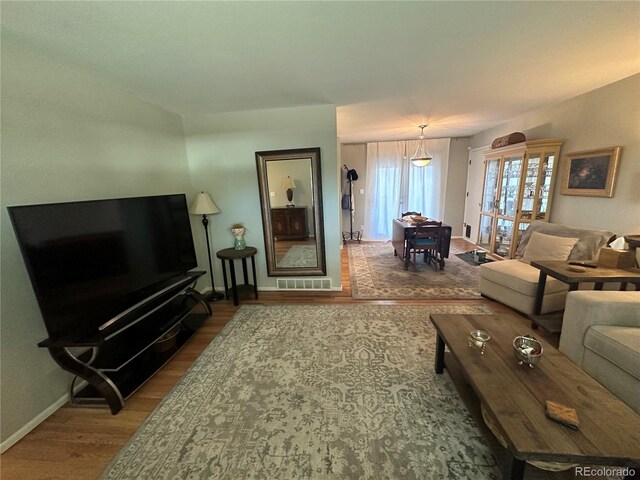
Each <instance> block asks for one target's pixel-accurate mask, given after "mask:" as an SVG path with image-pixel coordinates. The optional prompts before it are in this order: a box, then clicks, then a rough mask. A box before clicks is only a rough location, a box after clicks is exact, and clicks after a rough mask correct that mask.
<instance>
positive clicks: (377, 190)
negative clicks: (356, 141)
mask: <svg viewBox="0 0 640 480" xmlns="http://www.w3.org/2000/svg"><path fill="white" fill-rule="evenodd" d="M404 155H405V145H404V142H374V143H367V190H366V192H367V196H366V199H365V206H364V208H365V212H364V232H363V236H364V238H366V239H367V240H384V239H388V238H391V220H389V219H390V218H394V217H397V216H398V199H399V198H400V187H401V185H402V173H403V172H402V170H403V168H402V164H403V161H404V160H403V157H404Z"/></svg>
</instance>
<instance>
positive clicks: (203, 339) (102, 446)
mask: <svg viewBox="0 0 640 480" xmlns="http://www.w3.org/2000/svg"><path fill="white" fill-rule="evenodd" d="M453 243H454V244H456V245H457V246H459V247H461V248H463V249H471V248H473V244H471V243H468V242H466V241H464V240H461V239H454V240H453ZM341 265H342V286H343V291H342V292H312V293H309V292H260V299H259V300H251V301H249V300H243V301H242V304H247V303H252V304H283V303H303V304H313V303H336V302H338V303H347V304H348V303H369V304H437V303H448V304H451V303H458V304H460V303H465V304H485V305H487V304H489V305H491V307H492V308H493V309H494V310H495V311H496V312H509V311H511V310H510V309H508V308H507V307H505V306H503V305H500V304H498V303H495V302H492V301H489V300H486V299H480V300H459V301H456V302H453V301H451V300H423V301H416V300H354V299H352V298H351V288H350V283H349V263H348V257H347V249H346V248H345V249H343V250H342V256H341ZM238 308H239V307H234V306H233V305H232V304H231V303H230V302H227V301H222V302H218V303H215V304H213V309H214V314H213V316H212V317H211V318H209V319H208V320H207V321H206V323H205V324H204V325H203V326H202V327H201V328H200V330H198V332H197V333H196V334H195V335H194V336H193V337H192V339H191V341H190V342H189V343H187V345H186V346H185V347H184V348H183V349H182V350H181V351H180V352H179V353H178V354H177V355H176V356H175V357H174V358H173V359H172V360H171V361H170V362H169V363H168V364H167V365H166V366H165V367H164V368H163V369H162V370H161V371H160V372H158V373H157V374H156V375H155V376H154V377H153V378H152V379H151V380H149V381H148V382H147V383H146V384H145V385H144V386H143V387H142V388H141V389H140V390H138V392H136V394H135V395H134V396H133V397H132V398H130V399H129V400H128V401H127V403H126V406H125V408H124V409H123V410H122V411H121V412H120V413H118V414H117V415H111V413H110V412H109V410H108V409H102V408H78V407H72V406H69V405H66V406H64V407H62V408H60V409H59V410H58V411H57V412H55V413H54V414H53V415H51V416H50V417H49V418H48V419H47V420H45V421H44V422H43V423H42V424H40V425H39V426H38V427H36V428H35V429H34V430H33V431H32V432H30V433H29V434H28V435H26V436H25V437H24V438H23V439H22V440H21V441H20V442H18V443H17V444H16V445H14V446H13V447H11V448H10V449H9V450H8V451H7V452H5V453H4V454H3V455H2V456H1V458H0V462H1V463H0V477H1V478H2V479H4V480H13V479H20V480H22V479H29V480H35V479H60V480H62V479H64V480H72V479H83V480H85V479H92V478H97V477H98V476H99V475H100V473H101V472H102V471H103V469H104V468H105V467H106V465H107V464H108V463H109V462H110V461H111V459H112V458H113V457H114V456H115V455H116V454H117V453H118V451H119V450H120V449H121V448H122V446H123V445H124V444H125V443H126V442H127V440H129V438H130V437H131V436H132V435H133V434H134V433H135V432H136V430H137V429H138V428H139V427H140V425H141V424H142V423H143V422H144V420H145V419H146V418H147V416H148V415H149V413H151V412H152V411H153V409H154V408H155V407H156V406H157V405H158V403H159V402H160V401H161V400H162V398H164V396H165V395H166V394H167V393H168V392H169V391H170V390H171V388H172V387H173V386H174V385H175V383H176V382H177V381H178V379H179V378H180V377H181V376H182V375H183V374H184V373H185V372H186V371H187V369H188V368H189V366H190V365H191V364H192V363H193V362H194V360H195V359H196V358H197V357H198V356H199V355H200V353H201V352H202V351H203V350H204V348H205V347H206V346H207V345H208V344H209V342H211V340H212V339H213V338H214V337H215V336H216V335H217V333H218V332H219V331H220V330H221V329H222V328H223V327H224V325H225V324H226V323H227V322H228V321H229V319H230V318H231V317H232V316H233V314H234V313H235V312H236V310H237V309H238ZM527 324H528V323H527V322H526V321H525V320H524V319H523V325H527ZM463 388H464V387H463Z"/></svg>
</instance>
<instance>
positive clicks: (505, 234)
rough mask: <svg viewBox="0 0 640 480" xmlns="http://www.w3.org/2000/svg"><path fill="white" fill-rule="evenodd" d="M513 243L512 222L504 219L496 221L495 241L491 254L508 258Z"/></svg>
mask: <svg viewBox="0 0 640 480" xmlns="http://www.w3.org/2000/svg"><path fill="white" fill-rule="evenodd" d="M512 242H513V221H512V220H507V219H504V218H498V219H497V220H496V239H495V242H494V248H493V249H492V252H493V253H495V254H496V255H499V256H501V257H506V258H508V257H509V251H510V250H511V243H512Z"/></svg>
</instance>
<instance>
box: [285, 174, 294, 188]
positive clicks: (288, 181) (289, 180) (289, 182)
mask: <svg viewBox="0 0 640 480" xmlns="http://www.w3.org/2000/svg"><path fill="white" fill-rule="evenodd" d="M289 188H296V182H294V181H293V178H291V177H290V176H288V175H287V176H286V177H285V179H284V180H283V181H282V189H283V190H287V189H289Z"/></svg>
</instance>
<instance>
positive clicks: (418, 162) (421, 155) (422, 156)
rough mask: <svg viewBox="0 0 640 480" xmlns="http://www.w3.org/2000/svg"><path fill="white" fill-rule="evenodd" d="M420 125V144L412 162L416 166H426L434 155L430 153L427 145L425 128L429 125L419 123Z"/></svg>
mask: <svg viewBox="0 0 640 480" xmlns="http://www.w3.org/2000/svg"><path fill="white" fill-rule="evenodd" d="M418 126H419V127H420V137H419V138H420V143H419V144H418V148H417V149H416V153H414V154H413V156H412V157H411V163H413V164H414V165H415V166H416V167H426V166H427V165H429V164H430V163H431V160H433V155H431V154H430V153H429V150H427V146H426V145H425V141H424V129H425V128H426V127H427V125H418Z"/></svg>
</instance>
